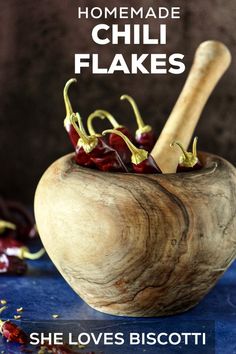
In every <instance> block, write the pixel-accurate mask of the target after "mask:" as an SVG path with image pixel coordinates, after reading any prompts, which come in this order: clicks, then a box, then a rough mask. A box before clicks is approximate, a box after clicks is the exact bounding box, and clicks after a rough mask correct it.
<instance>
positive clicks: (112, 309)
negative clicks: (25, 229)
mask: <svg viewBox="0 0 236 354" xmlns="http://www.w3.org/2000/svg"><path fill="white" fill-rule="evenodd" d="M72 156H73V155H72V154H71V155H67V156H64V157H62V158H60V159H59V160H57V161H56V162H54V163H53V164H52V165H51V166H50V167H49V168H48V170H47V171H46V172H45V173H44V175H43V177H42V178H41V180H40V182H39V185H38V187H37V191H36V195H35V216H36V222H37V226H38V229H39V233H40V236H41V238H42V241H43V244H44V246H45V248H46V250H47V252H48V254H49V256H50V257H51V259H52V261H53V262H54V264H55V265H56V267H57V268H58V270H59V271H60V273H61V274H62V276H63V277H64V278H65V280H66V281H67V282H68V283H69V284H70V286H71V287H72V288H73V289H74V290H75V291H76V293H77V294H79V295H80V296H81V298H82V299H84V301H86V302H87V304H89V305H90V306H91V307H93V308H95V309H97V310H99V311H102V312H106V313H109V314H114V315H127V316H163V315H171V314H175V313H178V312H182V311H186V310H188V309H189V308H191V307H193V306H195V305H196V304H197V303H198V302H199V301H200V300H201V299H202V298H203V296H204V295H206V294H207V293H208V292H209V290H210V289H211V288H212V287H213V286H214V284H215V283H216V281H217V279H218V278H219V277H220V276H221V275H222V274H223V273H224V271H225V270H226V269H227V268H228V267H229V266H230V264H231V263H232V261H233V260H234V259H235V256H236V233H235V230H236V189H235V183H236V172H235V171H236V170H235V168H234V167H233V166H232V165H231V164H230V163H229V162H227V161H225V160H224V159H222V158H220V157H218V156H214V155H210V154H206V153H201V154H200V158H201V160H202V161H203V162H204V168H203V169H202V170H201V171H197V172H191V173H178V174H166V175H136V174H120V173H115V174H114V173H103V172H99V171H95V170H91V169H87V168H82V167H79V166H77V165H75V163H74V162H73V160H72Z"/></svg>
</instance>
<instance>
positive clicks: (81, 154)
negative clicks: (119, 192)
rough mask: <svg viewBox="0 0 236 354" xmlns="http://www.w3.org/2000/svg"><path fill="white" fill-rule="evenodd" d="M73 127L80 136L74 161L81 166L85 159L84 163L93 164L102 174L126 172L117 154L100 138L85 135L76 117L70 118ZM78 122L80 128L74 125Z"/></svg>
mask: <svg viewBox="0 0 236 354" xmlns="http://www.w3.org/2000/svg"><path fill="white" fill-rule="evenodd" d="M71 122H72V124H73V127H74V128H75V130H76V131H77V132H78V135H79V136H80V138H79V140H78V143H77V147H76V156H75V161H76V162H77V163H78V164H79V165H82V166H85V165H83V162H84V161H85V158H87V160H86V163H87V166H88V164H91V163H92V164H94V165H95V166H96V168H98V169H99V170H100V171H104V172H128V171H127V168H126V167H125V165H124V164H123V162H122V160H121V158H120V156H119V155H118V153H117V152H116V151H115V150H114V149H112V148H111V147H110V146H108V145H107V144H106V143H105V142H104V141H103V139H102V138H101V137H99V136H96V135H87V134H86V132H85V130H84V128H83V126H82V122H81V120H80V121H79V117H78V116H76V115H72V116H71ZM76 122H79V125H80V128H79V127H78V125H77V124H76Z"/></svg>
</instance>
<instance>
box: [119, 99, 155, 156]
mask: <svg viewBox="0 0 236 354" xmlns="http://www.w3.org/2000/svg"><path fill="white" fill-rule="evenodd" d="M120 99H121V100H127V101H129V103H130V104H131V106H132V108H133V111H134V114H135V117H136V121H137V124H138V129H137V130H136V133H135V140H136V142H137V144H138V147H139V148H141V149H145V150H147V151H148V152H150V151H151V150H152V148H153V146H154V145H155V141H156V138H155V134H154V132H153V129H152V127H151V126H150V125H146V124H145V123H144V121H143V119H142V117H141V114H140V112H139V109H138V106H137V104H136V102H135V101H134V99H133V98H132V97H130V96H129V95H122V96H121V98H120Z"/></svg>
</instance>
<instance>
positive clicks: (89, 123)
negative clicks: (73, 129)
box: [87, 109, 122, 135]
mask: <svg viewBox="0 0 236 354" xmlns="http://www.w3.org/2000/svg"><path fill="white" fill-rule="evenodd" d="M96 117H97V118H100V119H105V118H106V119H108V120H109V122H110V123H111V125H112V126H113V128H115V129H117V128H120V127H122V125H120V124H119V123H118V122H117V120H116V119H115V117H114V116H113V115H112V114H111V113H109V112H108V111H105V110H103V109H97V110H96V111H95V112H93V113H91V114H90V115H89V117H88V120H87V127H88V131H89V134H90V135H95V134H96V132H95V130H94V128H93V120H94V118H96Z"/></svg>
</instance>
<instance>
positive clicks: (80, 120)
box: [76, 112, 87, 135]
mask: <svg viewBox="0 0 236 354" xmlns="http://www.w3.org/2000/svg"><path fill="white" fill-rule="evenodd" d="M76 116H77V121H78V124H79V128H80V130H81V131H82V133H83V134H84V135H86V134H87V133H86V131H85V128H84V125H83V122H82V118H81V116H80V114H79V112H77V113H76Z"/></svg>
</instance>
